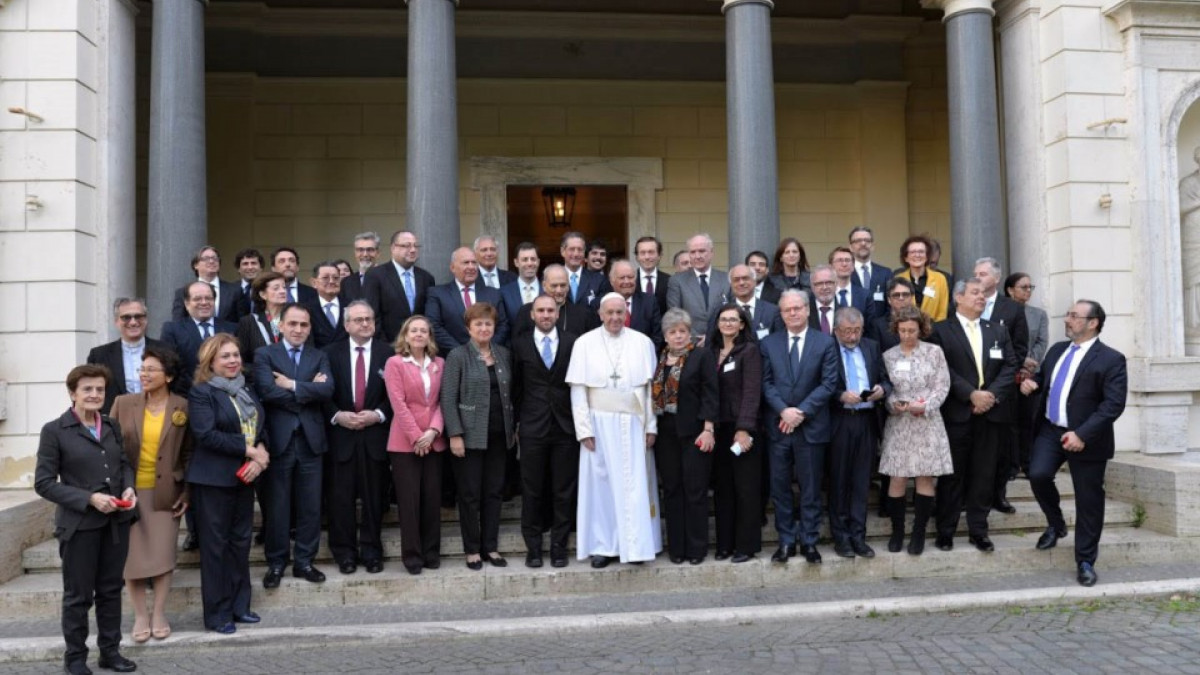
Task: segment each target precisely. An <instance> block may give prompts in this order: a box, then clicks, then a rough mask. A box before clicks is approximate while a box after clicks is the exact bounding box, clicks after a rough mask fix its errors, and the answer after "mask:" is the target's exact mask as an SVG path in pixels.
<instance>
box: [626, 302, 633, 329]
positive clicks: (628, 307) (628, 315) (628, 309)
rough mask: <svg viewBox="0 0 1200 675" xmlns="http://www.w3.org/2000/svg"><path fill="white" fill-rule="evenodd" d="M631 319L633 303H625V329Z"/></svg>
mask: <svg viewBox="0 0 1200 675" xmlns="http://www.w3.org/2000/svg"><path fill="white" fill-rule="evenodd" d="M632 318H633V302H631V301H629V300H626V301H625V327H626V328H629V323H630V319H632Z"/></svg>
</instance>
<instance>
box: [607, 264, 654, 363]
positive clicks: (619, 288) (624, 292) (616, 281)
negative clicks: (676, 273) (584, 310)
mask: <svg viewBox="0 0 1200 675" xmlns="http://www.w3.org/2000/svg"><path fill="white" fill-rule="evenodd" d="M608 283H609V285H611V286H612V288H613V292H615V293H618V294H620V296H621V297H623V298H625V325H626V326H627V327H629V328H632V329H633V330H636V331H637V332H639V333H641V334H642V335H645V336H646V337H648V338H650V341H651V342H653V343H654V349H655V350H656V351H657V350H660V349H662V346H663V335H662V316H661V315H660V314H659V313H658V302H657V301H656V300H655V299H654V296H652V295H647V294H645V293H643V292H641V291H640V290H638V285H637V269H636V268H635V267H634V264H633V263H631V262H629V261H628V260H621V259H617V260H614V261H613V262H612V267H611V268H610V269H609V271H608ZM590 309H591V310H592V312H593V313H595V314H596V316H599V315H600V299H599V298H597V299H596V301H595V302H593V303H592V305H591V307H590Z"/></svg>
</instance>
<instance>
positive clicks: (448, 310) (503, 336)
mask: <svg viewBox="0 0 1200 675" xmlns="http://www.w3.org/2000/svg"><path fill="white" fill-rule="evenodd" d="M473 288H474V290H473V291H472V292H473V293H474V295H475V298H474V301H475V302H486V303H488V304H490V305H491V306H492V307H495V308H496V316H497V319H496V329H495V332H494V333H493V334H492V342H494V343H496V344H499V345H501V346H504V345H507V344H508V318H507V317H506V316H505V314H504V302H503V300H501V298H500V291H498V290H496V289H495V288H492V287H491V286H485V285H484V284H483V283H480V282H479V281H476V283H475V285H474V286H473ZM425 311H426V316H428V317H429V323H431V324H432V325H433V336H434V338H435V339H436V340H437V348H438V353H440V354H447V355H448V354H449V353H450V352H452V351H454V348H455V347H458V346H460V345H465V344H466V343H467V342H468V341H470V339H471V335H470V333H468V332H467V324H466V322H465V321H463V312H465V311H467V310H466V307H465V306H464V305H463V299H462V294H461V293H459V291H458V282H456V281H450V282H448V283H444V284H440V285H438V286H434V287H433V288H431V289H429V300H428V302H427V303H426V304H425Z"/></svg>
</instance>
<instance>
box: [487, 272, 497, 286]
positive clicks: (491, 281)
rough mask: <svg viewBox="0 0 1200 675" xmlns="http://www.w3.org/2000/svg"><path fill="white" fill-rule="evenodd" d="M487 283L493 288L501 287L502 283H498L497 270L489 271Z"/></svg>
mask: <svg viewBox="0 0 1200 675" xmlns="http://www.w3.org/2000/svg"><path fill="white" fill-rule="evenodd" d="M487 285H488V286H491V287H492V288H500V284H498V283H496V273H495V272H488V273H487Z"/></svg>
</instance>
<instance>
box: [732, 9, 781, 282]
mask: <svg viewBox="0 0 1200 675" xmlns="http://www.w3.org/2000/svg"><path fill="white" fill-rule="evenodd" d="M774 8H775V4H774V3H773V2H771V0H725V1H724V4H723V5H722V7H721V12H722V13H723V14H724V15H725V42H726V45H725V78H726V85H725V88H726V92H727V93H726V102H725V106H726V116H727V119H728V128H729V130H728V136H729V264H730V266H732V265H735V264H738V263H741V262H742V260H744V259H745V257H746V254H747V253H749V252H751V251H753V250H755V249H759V250H763V251H771V250H773V249H774V248H775V246H776V245H777V244H778V243H779V163H778V162H777V161H776V157H775V75H774V68H773V67H772V63H771V10H773V9H774Z"/></svg>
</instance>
